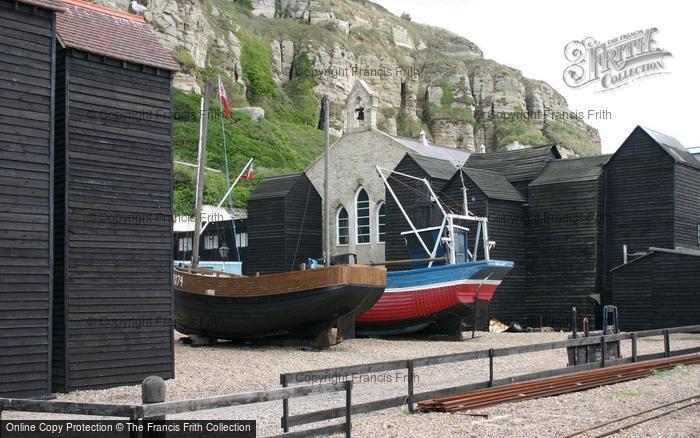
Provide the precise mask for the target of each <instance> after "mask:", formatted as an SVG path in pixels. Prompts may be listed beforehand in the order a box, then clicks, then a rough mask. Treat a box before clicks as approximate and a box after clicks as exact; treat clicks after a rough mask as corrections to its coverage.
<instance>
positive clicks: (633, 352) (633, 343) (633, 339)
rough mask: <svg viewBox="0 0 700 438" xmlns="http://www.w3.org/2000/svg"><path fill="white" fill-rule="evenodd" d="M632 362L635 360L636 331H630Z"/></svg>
mask: <svg viewBox="0 0 700 438" xmlns="http://www.w3.org/2000/svg"><path fill="white" fill-rule="evenodd" d="M632 362H637V332H632Z"/></svg>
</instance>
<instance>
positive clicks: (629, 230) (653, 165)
mask: <svg viewBox="0 0 700 438" xmlns="http://www.w3.org/2000/svg"><path fill="white" fill-rule="evenodd" d="M604 191H605V253H604V259H603V264H604V266H605V271H606V276H605V278H604V296H603V301H604V303H610V302H611V299H612V294H613V290H612V289H613V288H612V286H613V284H612V274H611V272H610V271H611V269H612V268H614V267H616V266H619V265H620V264H622V263H623V245H627V251H628V253H638V252H645V251H647V250H648V249H649V248H650V247H656V248H677V247H685V248H690V249H700V228H699V224H700V196H698V193H700V161H698V160H697V159H696V158H695V157H694V156H693V155H692V154H690V153H689V152H688V151H687V150H686V149H685V148H684V147H683V145H682V144H681V143H680V142H678V140H676V139H675V138H673V137H670V136H667V135H664V134H661V133H659V132H656V131H654V130H651V129H647V128H642V127H640V126H637V127H636V128H635V129H634V130H633V131H632V133H631V134H630V135H629V137H627V139H626V140H625V141H624V143H622V145H621V146H620V147H619V149H618V150H617V151H616V152H615V153H614V154H613V156H612V157H611V158H610V160H609V161H608V163H607V164H606V165H605V172H604ZM620 311H621V313H622V312H624V309H620Z"/></svg>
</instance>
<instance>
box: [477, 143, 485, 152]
mask: <svg viewBox="0 0 700 438" xmlns="http://www.w3.org/2000/svg"><path fill="white" fill-rule="evenodd" d="M479 152H481V153H482V154H484V153H486V145H484V144H483V143H482V144H481V146H479Z"/></svg>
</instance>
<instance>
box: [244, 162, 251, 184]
mask: <svg viewBox="0 0 700 438" xmlns="http://www.w3.org/2000/svg"><path fill="white" fill-rule="evenodd" d="M245 179H248V180H250V179H253V163H250V167H249V168H248V173H246V174H245Z"/></svg>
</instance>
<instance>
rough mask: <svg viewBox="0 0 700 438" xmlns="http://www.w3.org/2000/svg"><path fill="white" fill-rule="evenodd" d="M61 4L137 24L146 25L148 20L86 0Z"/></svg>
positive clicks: (62, 0) (64, 1) (68, 1)
mask: <svg viewBox="0 0 700 438" xmlns="http://www.w3.org/2000/svg"><path fill="white" fill-rule="evenodd" d="M59 1H60V2H61V3H65V4H68V5H73V6H77V7H80V8H85V9H90V10H92V11H95V12H100V13H103V14H106V15H111V16H113V17H119V18H124V19H126V20H131V21H134V22H137V23H141V24H146V20H144V18H143V17H142V16H141V15H135V14H131V13H129V12H123V11H120V10H117V9H113V8H108V7H107V6H102V5H97V4H94V3H88V2H86V1H84V0H59Z"/></svg>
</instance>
